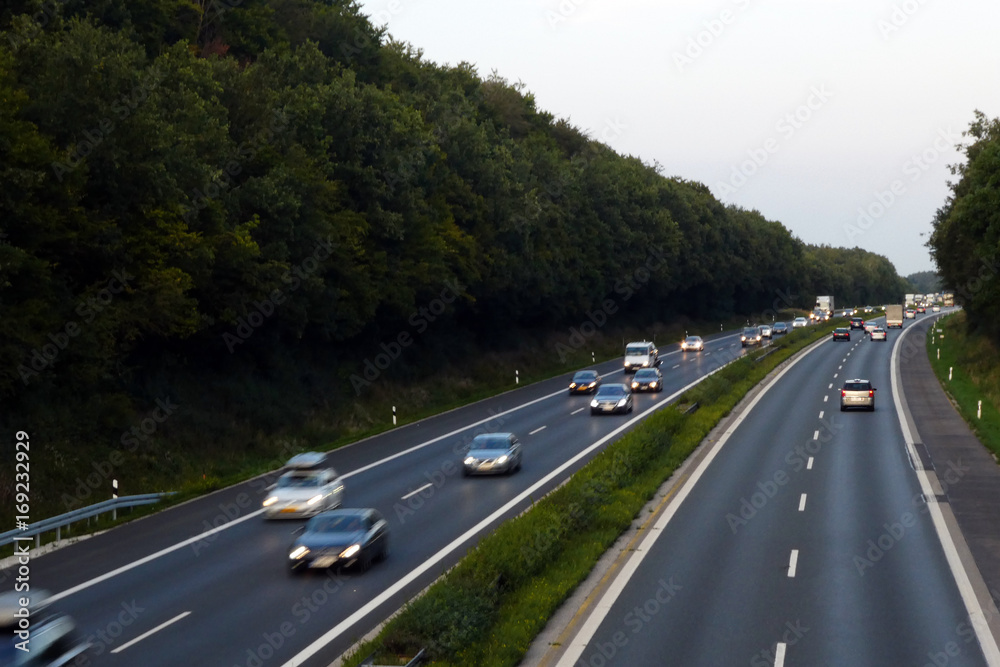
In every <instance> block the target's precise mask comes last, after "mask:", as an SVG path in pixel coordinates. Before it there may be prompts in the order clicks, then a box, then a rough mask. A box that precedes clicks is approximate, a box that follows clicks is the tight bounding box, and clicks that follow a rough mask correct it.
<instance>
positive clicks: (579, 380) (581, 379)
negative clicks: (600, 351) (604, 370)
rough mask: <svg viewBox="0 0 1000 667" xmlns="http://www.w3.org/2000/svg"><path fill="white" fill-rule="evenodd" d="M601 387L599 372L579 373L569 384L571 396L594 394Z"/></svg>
mask: <svg viewBox="0 0 1000 667" xmlns="http://www.w3.org/2000/svg"><path fill="white" fill-rule="evenodd" d="M600 386H601V375H600V374H599V373H598V372H597V371H579V372H577V373H576V374H575V375H573V379H572V380H570V383H569V393H570V394H592V393H594V392H595V391H597V388H598V387H600Z"/></svg>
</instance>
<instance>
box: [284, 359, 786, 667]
mask: <svg viewBox="0 0 1000 667" xmlns="http://www.w3.org/2000/svg"><path fill="white" fill-rule="evenodd" d="M800 358H801V357H800ZM734 361H735V360H734ZM730 363H731V362H730ZM794 365H795V364H794V362H793V363H792V364H789V365H788V366H786V367H785V370H784V371H782V373H781V374H779V375H778V377H781V375H784V373H785V372H787V371H788V370H789V369H790V368H792V366H794ZM725 367H726V365H725V364H723V365H722V366H719V368H716V369H715V370H713V371H711V372H710V373H707V374H706V375H704V376H702V377H700V378H698V379H697V380H695V381H694V382H691V383H690V384H688V385H686V386H685V387H682V388H681V389H679V390H677V391H676V392H674V393H673V394H671V395H670V396H667V397H666V398H664V399H662V400H661V401H659V402H657V403H655V404H654V405H653V406H652V407H651V408H650V409H649V410H646V411H645V412H642V413H640V414H637V415H636V416H634V417H632V418H631V419H629V420H628V421H626V422H625V423H623V424H622V425H621V426H619V427H618V428H616V429H615V430H613V431H611V432H610V433H608V434H607V435H605V436H604V437H603V438H601V439H599V440H597V441H596V442H594V444H592V445H590V446H589V447H586V448H584V449H582V450H580V452H579V453H578V454H577V455H576V456H574V457H572V458H571V459H569V460H567V461H566V462H565V463H563V464H562V465H561V466H559V467H558V468H556V469H555V470H553V471H552V472H550V473H549V474H548V475H546V476H545V477H542V478H541V479H540V480H538V481H537V482H535V483H534V484H532V485H531V486H530V487H528V488H527V489H525V490H524V491H522V492H521V493H519V494H518V495H517V496H515V497H513V498H511V499H510V500H509V501H507V503H506V504H505V505H503V506H502V507H500V508H498V509H497V510H496V511H495V512H493V513H492V514H490V515H489V516H488V517H486V518H484V519H483V520H482V521H480V522H479V523H477V524H476V525H475V526H473V527H472V528H470V529H469V530H467V531H465V532H464V533H462V534H461V535H459V536H458V537H456V538H455V539H454V540H452V541H451V542H450V543H449V544H447V545H446V546H444V547H442V548H441V549H440V550H439V551H438V552H437V553H435V554H434V555H432V556H430V557H429V558H427V559H426V560H425V561H424V562H423V563H421V564H420V565H418V566H417V567H415V568H414V569H412V570H410V571H409V572H408V573H406V574H405V575H403V576H402V577H400V578H399V579H398V580H397V581H396V583H394V584H392V585H391V586H389V587H387V588H386V589H385V590H383V591H382V592H381V593H379V594H378V595H376V596H375V597H374V598H372V599H371V600H369V601H368V603H367V604H365V605H363V606H361V607H359V608H358V609H357V610H355V611H354V613H352V614H351V615H350V616H348V617H347V618H345V619H344V620H343V621H341V622H340V623H338V624H337V625H335V626H333V627H332V628H330V629H329V630H327V631H326V632H325V633H324V634H323V635H321V636H320V637H319V638H317V639H316V640H315V641H313V643H311V644H309V646H307V647H305V648H304V649H302V651H300V652H299V653H298V654H296V655H294V656H292V658H291V659H290V660H289V661H288V662H286V663H284V664H283V665H282V667H296V666H297V665H301V664H302V663H303V662H305V661H306V660H308V659H309V658H311V657H312V656H314V655H316V653H318V652H319V651H321V650H322V649H323V648H324V647H325V646H326V645H327V644H329V643H330V642H332V641H333V640H335V639H336V638H337V637H340V636H341V635H342V634H344V633H345V632H348V631H349V630H350V629H351V628H352V627H353V626H354V625H355V624H356V623H358V621H360V620H361V619H363V618H364V617H365V616H367V615H368V614H370V613H371V612H372V611H374V610H375V609H376V608H378V606H379V605H381V604H383V603H384V602H385V601H386V600H388V599H390V598H391V597H392V596H394V595H396V594H397V593H399V591H401V590H403V589H404V588H406V587H407V586H409V585H410V584H411V583H412V582H413V581H415V580H416V579H417V578H418V577H420V576H421V575H423V574H424V573H425V572H427V571H428V570H433V569H435V568H437V567H438V566H439V563H440V562H441V561H442V560H444V559H445V558H447V557H448V555H449V554H451V553H452V552H454V551H456V550H457V549H458V548H459V547H461V546H462V545H463V544H465V543H466V542H467V541H468V540H470V539H472V538H474V537H475V536H476V535H478V534H479V533H480V532H481V531H482V530H483V529H484V528H486V527H487V526H489V525H490V524H491V523H493V522H494V521H496V520H497V519H499V518H500V517H502V516H503V515H504V514H506V513H507V512H509V511H510V510H512V509H514V508H515V507H517V506H518V505H519V504H520V503H522V502H523V501H525V500H527V499H528V498H531V497H532V496H534V494H536V493H537V492H538V490H539V489H541V488H542V487H544V486H545V485H546V484H548V483H549V482H551V481H552V480H554V479H557V478H560V477H562V476H563V475H564V474H565V472H566V470H568V469H570V468H572V467H573V466H574V465H576V463H577V462H578V461H580V460H581V459H583V458H586V457H587V456H589V455H590V454H591V452H593V451H594V450H596V449H598V448H600V447H602V446H603V445H604V443H606V442H607V441H609V440H611V439H612V438H615V437H616V436H618V435H619V434H620V433H622V432H623V431H625V430H626V429H628V428H631V427H632V426H633V425H634V424H635V422H636V421H638V420H640V419H643V418H645V417H647V416H648V414H649V413H651V412H653V411H655V410H657V409H658V408H661V407H663V406H664V405H666V404H667V403H669V402H670V401H672V400H674V399H675V398H677V397H678V396H680V395H681V394H683V393H684V392H686V391H688V390H689V389H691V388H692V387H694V386H695V385H697V384H698V383H700V382H702V381H704V380H705V379H706V378H709V377H711V376H712V375H715V374H716V373H718V372H719V371H720V370H722V369H723V368H725ZM765 391H766V390H765ZM558 393H561V392H558ZM763 394H764V392H761V393H760V394H758V395H757V398H756V399H755V401H754V403H756V400H759V397H760V396H763ZM754 403H751V405H753V404H754ZM740 422H742V419H739V420H737V422H736V423H740ZM725 439H726V437H725V436H723V438H722V439H720V440H719V442H724V441H725ZM716 446H718V445H716ZM685 488H687V487H685ZM684 495H685V496H686V495H687V493H685V494H684ZM676 498H677V496H675V500H676ZM657 532H658V531H657Z"/></svg>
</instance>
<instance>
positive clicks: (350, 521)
mask: <svg viewBox="0 0 1000 667" xmlns="http://www.w3.org/2000/svg"><path fill="white" fill-rule="evenodd" d="M362 525H363V523H362V520H361V516H360V515H357V514H335V515H333V516H322V515H321V516H315V517H313V518H312V519H309V528H308V530H309V532H311V533H354V532H357V531H359V530H361V527H362Z"/></svg>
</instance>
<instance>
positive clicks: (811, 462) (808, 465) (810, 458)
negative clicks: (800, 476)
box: [806, 456, 813, 470]
mask: <svg viewBox="0 0 1000 667" xmlns="http://www.w3.org/2000/svg"><path fill="white" fill-rule="evenodd" d="M812 469H813V457H811V456H810V457H809V460H808V461H806V470H812Z"/></svg>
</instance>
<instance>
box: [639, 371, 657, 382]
mask: <svg viewBox="0 0 1000 667" xmlns="http://www.w3.org/2000/svg"><path fill="white" fill-rule="evenodd" d="M635 379H636V380H655V379H656V371H654V370H649V369H643V370H641V371H636V372H635Z"/></svg>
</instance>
